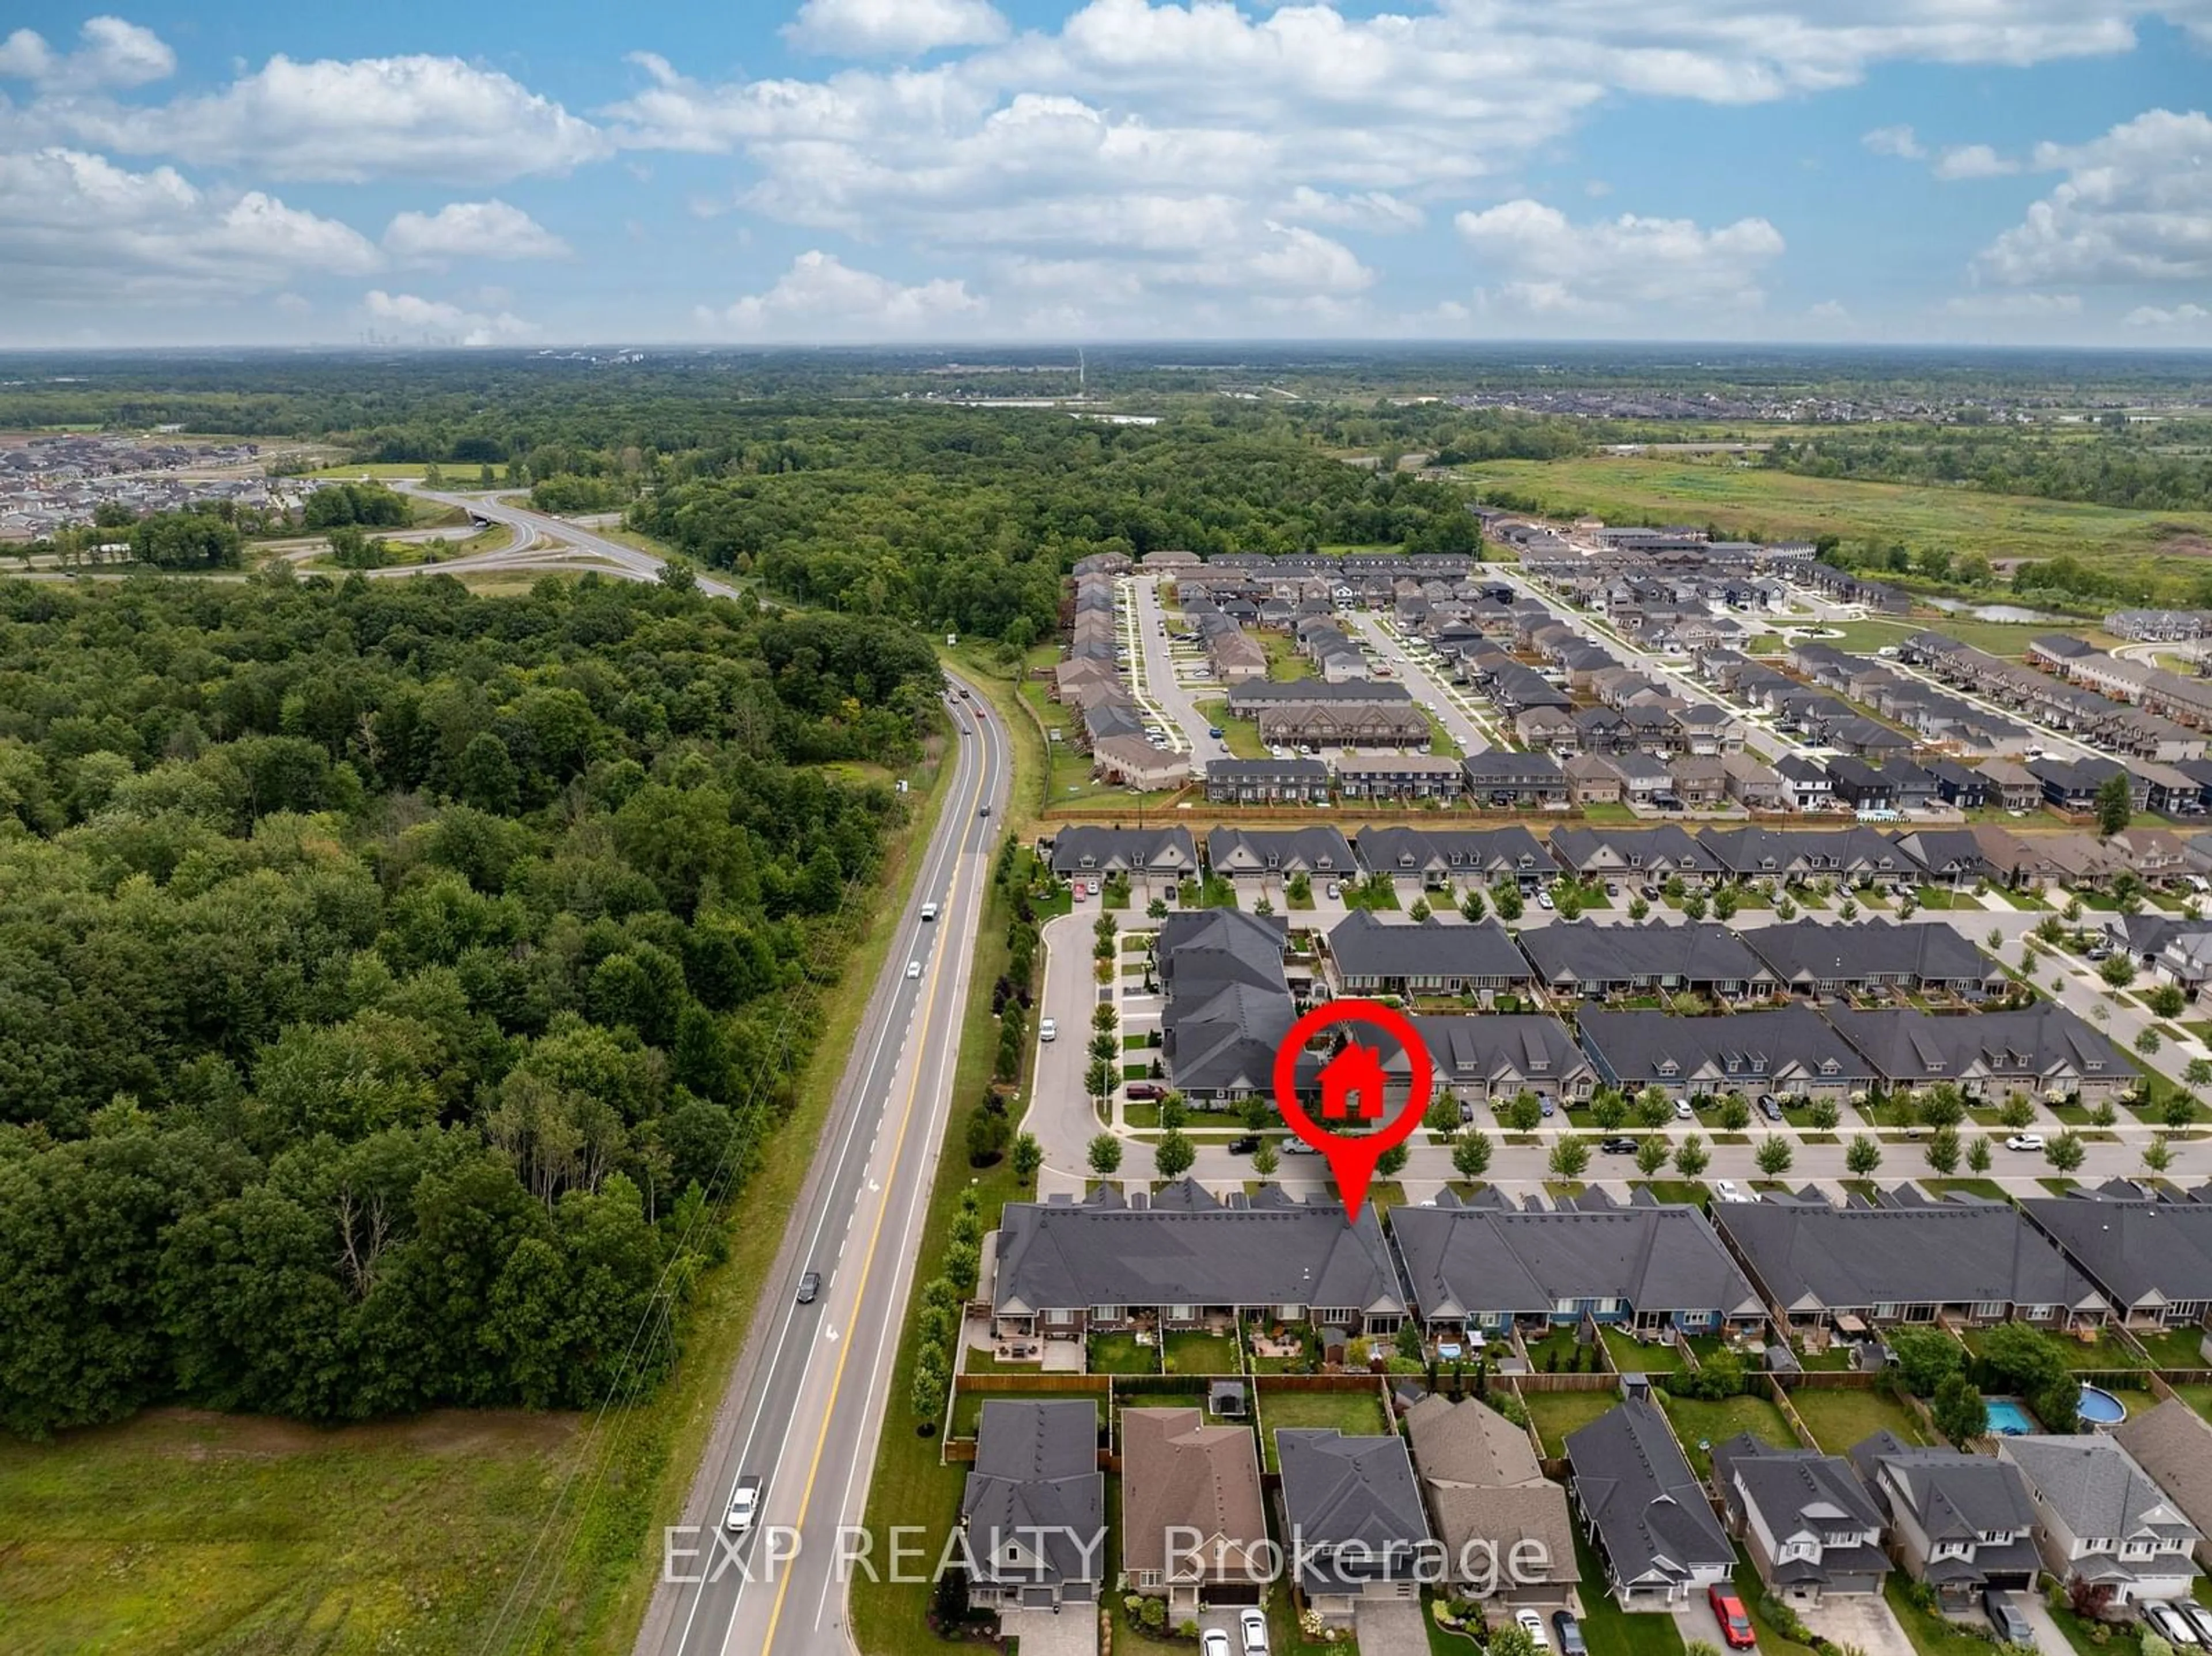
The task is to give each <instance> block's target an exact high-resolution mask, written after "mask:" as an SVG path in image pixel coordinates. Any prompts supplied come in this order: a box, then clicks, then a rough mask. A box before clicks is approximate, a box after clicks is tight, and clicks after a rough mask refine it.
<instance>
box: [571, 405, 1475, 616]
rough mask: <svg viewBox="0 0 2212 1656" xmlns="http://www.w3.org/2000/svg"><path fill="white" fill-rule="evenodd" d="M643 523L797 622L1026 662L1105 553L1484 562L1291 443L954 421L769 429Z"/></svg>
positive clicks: (1388, 487) (1388, 485)
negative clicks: (969, 645) (914, 633)
mask: <svg viewBox="0 0 2212 1656" xmlns="http://www.w3.org/2000/svg"><path fill="white" fill-rule="evenodd" d="M533 464H535V462H534V461H533ZM630 520H631V522H632V523H633V524H634V525H635V526H636V527H637V528H639V529H641V530H643V531H646V532H647V533H649V534H653V535H655V536H658V537H660V538H662V539H663V540H665V541H667V542H668V543H671V544H672V545H674V546H677V547H678V548H681V549H683V550H684V551H685V552H687V553H690V555H693V556H695V557H696V558H699V559H700V560H702V561H704V562H706V563H708V564H711V565H714V566H715V567H720V568H731V569H737V570H739V571H743V572H749V573H755V574H757V575H759V576H760V577H761V578H762V579H763V580H764V581H766V583H767V584H768V585H769V587H770V588H772V589H773V590H775V591H779V592H782V593H785V594H787V595H789V596H790V597H793V598H796V599H799V600H800V601H802V602H805V603H809V604H820V605H823V606H824V607H829V608H836V609H842V610H853V611H857V612H861V613H866V614H889V615H896V616H908V617H910V618H913V619H915V620H918V621H921V622H925V623H927V624H928V625H931V626H933V627H934V626H944V627H948V628H953V629H955V630H957V631H960V632H968V633H978V634H987V635H989V636H992V637H995V638H1003V639H1006V640H1008V641H1009V642H1011V643H1013V644H1016V645H1018V646H1026V645H1027V644H1029V643H1030V642H1031V641H1033V640H1036V639H1038V638H1044V637H1049V636H1050V635H1051V633H1052V631H1053V628H1054V626H1055V625H1056V624H1057V621H1058V616H1059V606H1060V579H1061V577H1062V576H1063V575H1064V574H1065V573H1066V571H1067V570H1068V569H1069V568H1070V567H1072V566H1073V564H1074V562H1075V561H1076V560H1077V559H1079V558H1081V557H1083V556H1085V555H1087V554H1091V553H1094V552H1106V551H1114V552H1126V553H1129V554H1133V555H1142V554H1144V553H1146V552H1149V551H1152V550H1154V549H1158V548H1162V547H1181V548H1184V549H1188V550H1190V551H1194V552H1198V553H1201V554H1206V553H1215V552H1228V551H1232V550H1233V551H1249V552H1293V551H1299V550H1304V549H1312V548H1315V547H1317V546H1324V545H1332V544H1350V545H1370V544H1380V545H1389V546H1396V547H1402V548H1404V549H1406V550H1407V551H1412V552H1428V551H1437V552H1445V551H1467V550H1470V549H1473V548H1474V546H1475V544H1476V542H1477V535H1476V527H1475V521H1474V516H1473V514H1472V513H1469V511H1468V507H1467V502H1466V500H1465V498H1464V496H1462V494H1460V493H1459V492H1458V491H1456V490H1455V489H1453V488H1449V487H1447V486H1445V485H1443V484H1439V483H1431V482H1420V481H1419V480H1418V479H1416V478H1414V477H1412V476H1406V475H1401V474H1396V473H1391V474H1378V473H1377V472H1376V471H1374V470H1366V469H1362V468H1359V467H1355V466H1349V465H1346V464H1344V463H1343V462H1342V461H1340V460H1337V459H1333V458H1329V457H1328V455H1326V454H1324V453H1322V452H1321V451H1320V450H1319V449H1318V448H1316V447H1315V446H1312V445H1311V444H1310V443H1307V442H1304V441H1301V440H1297V439H1296V438H1285V437H1282V436H1276V435H1271V434H1267V433H1265V432H1247V431H1243V430H1240V429H1237V428H1236V427H1235V426H1234V425H1217V424H1214V423H1212V422H1206V421H1199V420H1193V421H1188V422H1173V423H1169V424H1165V425H1161V426H1155V427H1134V426H1128V427H1107V426H1097V425H1092V424H1089V423H1085V422H1075V421H1070V420H1063V419H1048V418H1038V417H1036V416H1030V417H1025V418H1021V419H1010V418H1008V417H1007V416H1006V415H1004V414H1000V413H995V412H991V411H986V410H979V411H967V410H952V409H915V410H912V411H906V412H899V413H895V414H892V415H890V416H884V415H882V414H876V415H872V416H823V417H814V418H795V419H788V420H782V421H777V422H772V423H768V424H764V425H763V426H762V427H761V428H757V430H754V431H752V432H750V433H749V434H747V435H746V436H745V437H744V438H742V439H732V440H730V441H728V442H726V443H722V444H718V445H716V446H714V447H713V448H711V449H705V450H700V451H697V452H690V453H685V454H680V455H676V456H672V457H670V458H667V459H666V460H665V461H664V462H663V463H662V464H661V466H660V467H659V476H658V479H657V482H656V485H655V487H653V488H652V489H651V490H650V491H649V492H648V493H647V494H646V495H645V496H644V497H643V498H642V499H641V500H639V501H638V503H637V504H636V505H635V506H634V507H632V508H631V510H630Z"/></svg>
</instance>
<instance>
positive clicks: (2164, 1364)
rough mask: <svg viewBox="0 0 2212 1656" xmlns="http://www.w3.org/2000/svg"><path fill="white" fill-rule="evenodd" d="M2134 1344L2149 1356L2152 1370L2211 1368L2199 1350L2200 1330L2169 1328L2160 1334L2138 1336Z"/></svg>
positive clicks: (2200, 1343)
mask: <svg viewBox="0 0 2212 1656" xmlns="http://www.w3.org/2000/svg"><path fill="white" fill-rule="evenodd" d="M2135 1338H2136V1344H2138V1345H2140V1346H2142V1349H2143V1350H2145V1351H2147V1352H2148V1353H2149V1354H2150V1365H2151V1367H2152V1368H2212V1363H2208V1362H2205V1361H2204V1357H2203V1351H2202V1350H2201V1348H2202V1346H2203V1339H2204V1331H2203V1329H2201V1328H2170V1329H2168V1330H2166V1331H2165V1332H2164V1333H2162V1334H2138V1335H2136V1337H2135Z"/></svg>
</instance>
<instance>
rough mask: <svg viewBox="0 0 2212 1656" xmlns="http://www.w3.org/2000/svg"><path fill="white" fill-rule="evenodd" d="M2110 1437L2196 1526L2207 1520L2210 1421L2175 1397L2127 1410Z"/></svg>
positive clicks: (2211, 1498)
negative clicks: (2143, 1409) (2132, 1411)
mask: <svg viewBox="0 0 2212 1656" xmlns="http://www.w3.org/2000/svg"><path fill="white" fill-rule="evenodd" d="M2112 1441H2114V1442H2116V1443H2118V1445H2119V1446H2120V1447H2122V1448H2124V1449H2125V1450H2126V1451H2127V1452H2128V1453H2130V1454H2131V1455H2133V1456H2134V1457H2135V1459H2136V1465H2138V1466H2140V1467H2142V1469H2143V1470H2144V1471H2147V1472H2148V1473H2149V1474H2150V1475H2151V1477H2154V1479H2156V1480H2157V1482H2158V1486H2159V1488H2160V1489H2164V1490H2165V1491H2166V1494H2167V1495H2169V1496H2171V1497H2172V1500H2173V1501H2174V1504H2175V1505H2177V1506H2179V1507H2180V1508H2181V1510H2182V1512H2183V1513H2185V1514H2186V1515H2187V1517H2188V1518H2189V1520H2190V1521H2191V1522H2192V1523H2194V1524H2195V1525H2196V1526H2197V1528H2198V1529H2200V1530H2201V1529H2203V1528H2204V1526H2206V1525H2207V1524H2212V1422H2208V1421H2206V1420H2205V1418H2204V1416H2202V1415H2200V1414H2198V1413H2197V1411H2196V1410H2194V1409H2192V1408H2191V1407H2190V1406H2189V1404H2188V1403H2187V1402H2186V1401H2185V1400H2184V1399H2182V1398H2167V1399H2166V1401H2165V1402H2164V1403H2161V1404H2159V1405H2158V1406H2157V1407H2156V1408H2154V1409H2152V1410H2148V1411H2147V1412H2139V1413H2136V1414H2131V1415H2130V1416H2128V1418H2127V1419H2126V1420H2125V1421H2123V1422H2121V1423H2120V1424H2119V1425H2118V1426H2115V1427H2113V1428H2112Z"/></svg>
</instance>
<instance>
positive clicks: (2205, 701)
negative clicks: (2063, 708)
mask: <svg viewBox="0 0 2212 1656" xmlns="http://www.w3.org/2000/svg"><path fill="white" fill-rule="evenodd" d="M2027 658H2028V659H2029V660H2030V661H2031V662H2033V663H2034V664H2036V665H2037V666H2039V667H2041V668H2043V669H2045V670H2047V671H2050V672H2052V673H2056V674H2057V676H2059V677H2061V678H2063V679H2065V680H2066V681H2068V682H2069V683H2074V684H2079V685H2081V686H2084V687H2085V688H2088V689H2091V690H2093V691H2095V692H2096V693H2097V694H2098V695H2102V696H2109V697H2110V698H2112V700H2113V701H2126V702H2131V703H2133V704H2134V705H2135V706H2136V707H2144V708H2148V710H2149V711H2150V712H2152V713H2157V714H2160V715H2162V716H2163V717H2165V718H2167V719H2175V720H2177V721H2179V723H2181V724H2184V725H2195V726H2197V727H2198V728H2199V729H2202V728H2203V727H2204V726H2205V725H2212V679H2204V678H2199V677H2196V676H2188V677H2184V676H2182V675H2181V674H2179V673H2177V672H2174V671H2172V670H2170V669H2167V668H2165V667H2160V666H2159V665H2158V664H2155V663H2154V662H2148V661H2134V660H2130V659H2128V658H2124V657H2121V656H2113V655H2107V654H2106V653H2105V652H2103V651H2102V650H2100V649H2098V648H2097V647H2096V646H2094V645H2093V644H2089V643H2087V642H2086V641H2084V640H2081V639H2078V638H2073V637H2069V636H2068V635H2066V634H2048V635H2046V636H2045V637H2042V638H2039V639H2035V640H2033V641H2031V642H2030V643H2029V645H2028V646H2027Z"/></svg>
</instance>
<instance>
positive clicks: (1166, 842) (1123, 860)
mask: <svg viewBox="0 0 2212 1656" xmlns="http://www.w3.org/2000/svg"><path fill="white" fill-rule="evenodd" d="M1197 867H1198V845H1197V842H1196V841H1195V840H1193V839H1192V838H1191V837H1190V830H1189V829H1188V828H1184V827H1182V825H1181V824H1180V823H1178V824H1176V826H1174V827H1172V828H1103V827H1099V826H1097V825H1094V824H1091V823H1077V824H1075V825H1073V826H1072V827H1068V828H1062V829H1060V833H1059V834H1057V835H1056V836H1055V837H1054V840H1053V842H1052V871H1053V872H1054V873H1055V874H1059V875H1062V876H1066V875H1069V874H1075V873H1080V872H1089V871H1091V870H1106V869H1151V868H1158V869H1175V870H1196V869H1197Z"/></svg>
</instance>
